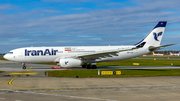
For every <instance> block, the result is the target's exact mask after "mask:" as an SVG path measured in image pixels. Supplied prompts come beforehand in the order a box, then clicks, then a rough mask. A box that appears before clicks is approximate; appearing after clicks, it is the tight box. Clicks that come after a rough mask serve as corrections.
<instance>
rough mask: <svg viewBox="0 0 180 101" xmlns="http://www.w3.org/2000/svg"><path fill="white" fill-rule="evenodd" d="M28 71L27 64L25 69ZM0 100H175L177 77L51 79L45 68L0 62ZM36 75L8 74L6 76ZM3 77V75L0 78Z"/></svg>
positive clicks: (47, 68)
mask: <svg viewBox="0 0 180 101" xmlns="http://www.w3.org/2000/svg"><path fill="white" fill-rule="evenodd" d="M27 67H28V68H30V67H31V65H29V66H27ZM2 68H3V70H5V73H0V101H72V100H73V101H85V100H86V101H144V100H146V101H152V100H153V101H169V100H171V101H179V99H180V96H179V93H180V80H179V79H180V77H179V76H172V77H130V78H55V77H48V76H46V75H45V71H46V70H52V69H51V68H50V67H49V66H44V65H36V64H33V67H32V69H29V70H28V69H27V70H22V69H21V65H20V64H18V63H8V62H6V63H5V62H2V61H0V70H2ZM35 72H36V73H38V74H36V75H29V76H27V75H25V74H23V75H12V76H7V75H6V74H8V73H35ZM4 75H6V76H4Z"/></svg>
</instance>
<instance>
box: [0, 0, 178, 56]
mask: <svg viewBox="0 0 180 101" xmlns="http://www.w3.org/2000/svg"><path fill="white" fill-rule="evenodd" d="M159 21H168V23H167V26H166V30H165V33H164V37H163V40H162V43H161V44H162V45H164V44H171V43H178V44H177V45H175V46H170V47H167V48H165V49H164V50H167V49H168V50H180V44H179V42H180V41H179V40H180V0H0V53H7V52H8V51H10V50H12V49H15V48H21V47H29V46H34V47H36V46H100V45H103V46H106V45H133V44H136V43H138V42H139V41H141V40H142V39H143V38H144V37H145V36H146V35H147V34H148V33H149V31H150V30H151V29H152V28H153V27H154V26H155V25H156V24H157V22H159Z"/></svg>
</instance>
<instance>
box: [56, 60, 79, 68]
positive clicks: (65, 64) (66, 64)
mask: <svg viewBox="0 0 180 101" xmlns="http://www.w3.org/2000/svg"><path fill="white" fill-rule="evenodd" d="M81 64H82V61H81V60H78V59H60V60H59V65H60V67H61V68H66V67H76V66H81Z"/></svg>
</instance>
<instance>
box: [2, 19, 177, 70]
mask: <svg viewBox="0 0 180 101" xmlns="http://www.w3.org/2000/svg"><path fill="white" fill-rule="evenodd" d="M166 23H167V22H166V21H160V22H158V24H157V25H156V26H155V27H154V28H153V29H152V30H151V31H150V32H149V34H148V35H147V36H146V37H145V38H144V39H143V40H142V41H140V42H139V43H137V44H135V45H129V46H122V45H121V46H68V47H24V48H18V49H14V50H11V51H10V52H9V53H7V54H5V55H4V58H5V59H7V60H10V61H16V62H21V63H22V64H23V69H26V66H25V63H52V62H55V63H57V65H58V66H60V67H61V68H67V67H68V68H69V67H78V66H82V67H83V68H87V69H96V68H97V66H96V63H97V62H103V61H117V60H125V59H130V58H133V57H137V56H141V55H143V54H147V53H149V52H152V51H155V50H159V49H162V48H164V47H166V46H171V45H174V44H168V45H160V43H161V40H162V37H163V34H164V30H165V26H166Z"/></svg>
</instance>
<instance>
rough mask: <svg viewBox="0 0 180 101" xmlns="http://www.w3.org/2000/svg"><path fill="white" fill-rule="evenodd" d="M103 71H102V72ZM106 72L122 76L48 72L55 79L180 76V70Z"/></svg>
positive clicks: (69, 71) (88, 72) (87, 72)
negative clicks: (119, 73) (118, 73)
mask: <svg viewBox="0 0 180 101" xmlns="http://www.w3.org/2000/svg"><path fill="white" fill-rule="evenodd" d="M101 71H102V70H101ZM106 71H121V75H97V74H98V70H60V71H48V75H49V76H53V77H73V76H78V77H79V78H90V77H92V78H112V77H154V76H180V69H140V70H139V69H137V70H126V69H121V70H120V69H118V70H116V69H112V70H106Z"/></svg>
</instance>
